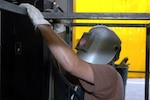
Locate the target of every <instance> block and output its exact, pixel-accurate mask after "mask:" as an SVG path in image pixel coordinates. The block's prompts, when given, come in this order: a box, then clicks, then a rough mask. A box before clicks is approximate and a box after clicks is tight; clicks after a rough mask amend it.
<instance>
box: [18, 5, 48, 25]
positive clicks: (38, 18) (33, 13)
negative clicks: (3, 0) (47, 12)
mask: <svg viewBox="0 0 150 100" xmlns="http://www.w3.org/2000/svg"><path fill="white" fill-rule="evenodd" d="M19 6H20V7H25V8H27V13H28V16H29V18H30V19H31V21H32V23H33V24H34V26H35V28H37V25H39V24H47V25H50V23H49V22H48V21H47V20H45V19H44V16H43V15H42V13H41V12H40V10H39V9H37V8H36V7H34V6H33V5H30V4H28V3H22V4H20V5H19Z"/></svg>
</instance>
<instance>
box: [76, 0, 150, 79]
mask: <svg viewBox="0 0 150 100" xmlns="http://www.w3.org/2000/svg"><path fill="white" fill-rule="evenodd" d="M149 5H150V0H142V1H141V0H74V12H88V13H89V12H107V13H113V12H114V13H116V12H117V13H121V12H122V13H148V12H150V8H149ZM75 22H80V23H149V21H146V20H142V21H138V20H136V21H135V20H132V21H131V20H75ZM90 28H91V27H74V28H73V49H74V48H75V46H76V44H77V42H78V40H79V39H80V37H81V36H82V34H83V32H88V30H89V29H90ZM111 28H112V27H111ZM112 29H113V30H114V31H115V32H116V33H117V34H118V36H119V37H120V39H121V41H122V51H121V55H120V60H118V61H117V63H120V61H121V60H122V59H123V58H124V57H128V58H129V60H128V63H129V64H130V65H129V70H131V71H132V70H135V71H144V70H145V50H146V45H145V43H146V41H145V40H146V29H145V28H139V27H135V28H131V27H113V28H112ZM74 50H75V49H74ZM128 76H129V77H144V74H140V73H136V74H134V73H129V74H128Z"/></svg>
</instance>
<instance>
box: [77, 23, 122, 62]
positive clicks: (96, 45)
mask: <svg viewBox="0 0 150 100" xmlns="http://www.w3.org/2000/svg"><path fill="white" fill-rule="evenodd" d="M120 46H121V41H120V39H119V38H118V36H117V35H116V34H115V32H113V31H112V30H110V29H109V28H108V27H106V26H104V25H97V26H95V27H93V28H92V29H91V30H90V31H89V32H88V33H84V34H83V36H82V37H81V39H80V41H79V42H78V44H77V46H76V49H77V50H78V51H77V55H78V57H79V58H81V59H82V60H84V61H86V62H88V63H92V64H108V63H109V62H111V60H112V59H113V58H114V56H115V55H116V53H117V51H118V50H119V48H120Z"/></svg>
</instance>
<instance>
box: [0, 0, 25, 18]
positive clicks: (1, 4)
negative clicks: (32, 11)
mask: <svg viewBox="0 0 150 100" xmlns="http://www.w3.org/2000/svg"><path fill="white" fill-rule="evenodd" d="M0 10H5V11H9V12H13V13H17V14H23V15H27V11H26V8H22V7H19V6H18V5H16V4H13V3H9V2H7V1H4V0H0Z"/></svg>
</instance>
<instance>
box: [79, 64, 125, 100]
mask: <svg viewBox="0 0 150 100" xmlns="http://www.w3.org/2000/svg"><path fill="white" fill-rule="evenodd" d="M90 66H91V67H92V69H93V72H94V84H90V83H88V82H85V81H83V80H80V83H81V85H82V86H83V88H84V89H85V96H84V99H85V100H123V99H124V86H123V80H122V78H121V76H120V74H119V73H118V72H117V71H116V69H115V68H114V67H112V66H110V65H93V64H90Z"/></svg>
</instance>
